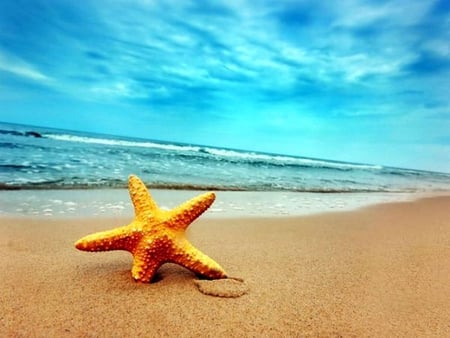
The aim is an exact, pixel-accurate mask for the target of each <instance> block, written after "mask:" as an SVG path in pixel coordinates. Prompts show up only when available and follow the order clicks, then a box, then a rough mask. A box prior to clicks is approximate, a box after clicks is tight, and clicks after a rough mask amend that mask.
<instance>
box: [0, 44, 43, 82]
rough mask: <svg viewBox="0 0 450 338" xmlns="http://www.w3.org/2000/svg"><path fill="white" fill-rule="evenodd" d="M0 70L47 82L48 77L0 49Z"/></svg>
mask: <svg viewBox="0 0 450 338" xmlns="http://www.w3.org/2000/svg"><path fill="white" fill-rule="evenodd" d="M0 70H1V71H5V72H8V73H11V74H14V75H17V76H20V77H24V78H28V79H30V80H34V81H38V82H44V83H45V82H49V81H50V80H51V79H50V77H48V76H46V75H45V74H43V73H41V72H40V71H39V70H37V69H36V68H35V67H33V66H32V65H30V64H28V63H26V62H25V61H23V60H21V59H19V58H17V57H14V56H10V55H7V54H6V53H4V52H2V51H0Z"/></svg>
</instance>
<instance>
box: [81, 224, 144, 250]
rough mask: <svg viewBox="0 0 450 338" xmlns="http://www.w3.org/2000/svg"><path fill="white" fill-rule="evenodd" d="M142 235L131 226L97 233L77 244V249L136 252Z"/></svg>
mask: <svg viewBox="0 0 450 338" xmlns="http://www.w3.org/2000/svg"><path fill="white" fill-rule="evenodd" d="M141 237H142V234H141V233H140V232H139V231H135V230H134V229H133V228H131V227H130V225H127V226H124V227H120V228H117V229H113V230H108V231H102V232H97V233H94V234H91V235H88V236H85V237H83V238H81V239H79V240H78V241H76V242H75V247H76V248H77V249H79V250H83V251H109V250H127V251H130V252H133V251H134V248H135V247H136V245H137V243H138V242H139V240H140V239H141Z"/></svg>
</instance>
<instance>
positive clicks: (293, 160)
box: [204, 148, 383, 170]
mask: <svg viewBox="0 0 450 338" xmlns="http://www.w3.org/2000/svg"><path fill="white" fill-rule="evenodd" d="M204 150H205V151H206V152H207V153H209V154H212V155H216V156H222V157H230V158H235V159H241V160H250V161H265V162H269V163H270V162H271V163H278V164H281V165H300V166H310V167H316V168H317V167H326V168H336V169H372V170H381V169H383V167H382V166H380V165H371V164H353V163H341V162H332V161H325V160H316V159H308V158H300V157H293V156H283V155H270V154H261V153H254V152H247V151H235V150H226V149H217V148H204Z"/></svg>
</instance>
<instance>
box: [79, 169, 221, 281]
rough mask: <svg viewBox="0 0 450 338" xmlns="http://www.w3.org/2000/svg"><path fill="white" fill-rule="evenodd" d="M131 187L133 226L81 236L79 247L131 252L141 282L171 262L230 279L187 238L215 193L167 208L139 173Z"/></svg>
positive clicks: (206, 275)
mask: <svg viewBox="0 0 450 338" xmlns="http://www.w3.org/2000/svg"><path fill="white" fill-rule="evenodd" d="M128 189H129V192H130V197H131V200H132V202H133V205H134V211H135V214H136V216H135V219H134V220H133V221H132V222H131V223H130V224H129V225H126V226H123V227H120V228H117V229H113V230H109V231H103V232H98V233H95V234H92V235H88V236H86V237H83V238H81V239H80V240H78V241H77V242H76V243H75V247H76V248H77V249H79V250H84V251H109V250H126V251H129V252H131V254H132V255H133V257H134V260H133V268H132V269H131V274H132V276H133V278H134V279H135V280H136V281H140V282H150V281H151V280H152V278H153V276H154V275H155V273H156V270H157V269H158V268H159V267H160V266H161V265H162V264H164V263H167V262H172V263H176V264H179V265H181V266H184V267H185V268H187V269H189V270H191V271H192V272H194V273H196V274H199V275H202V276H205V277H207V278H211V279H218V278H226V273H225V271H224V270H223V269H222V267H221V266H220V265H219V264H217V263H216V262H215V261H214V260H212V259H211V258H209V257H208V256H206V255H205V254H204V253H202V252H201V251H199V250H198V249H196V248H195V247H194V246H193V245H192V244H191V243H189V241H188V240H187V239H186V237H185V230H186V228H187V227H188V226H189V224H191V223H192V222H193V221H194V220H195V219H196V218H197V217H199V216H200V215H201V214H202V213H203V212H204V211H205V210H206V209H208V208H209V206H210V205H211V204H212V203H213V202H214V200H215V198H216V197H215V195H214V193H212V192H208V193H205V194H203V195H200V196H197V197H195V198H193V199H191V200H189V201H187V202H185V203H183V204H181V205H180V206H178V207H176V208H175V209H173V210H170V211H166V210H162V209H160V208H159V207H158V206H157V205H156V202H155V201H154V200H153V198H152V197H151V196H150V193H149V192H148V190H147V188H146V187H145V185H144V183H143V182H142V181H141V180H140V179H139V178H138V177H137V176H134V175H131V176H130V178H129V181H128Z"/></svg>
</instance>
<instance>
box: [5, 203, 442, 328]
mask: <svg viewBox="0 0 450 338" xmlns="http://www.w3.org/2000/svg"><path fill="white" fill-rule="evenodd" d="M130 220H131V219H130V218H128V217H119V218H106V217H86V218H80V219H77V218H73V217H71V218H60V219H58V218H56V217H50V218H45V217H35V218H32V217H14V218H12V217H6V216H4V217H1V218H0V262H1V271H0V277H1V279H0V280H1V283H0V307H1V313H0V336H2V337H4V336H13V337H14V336H19V337H20V336H60V337H61V336H67V337H73V336H76V337H85V336H86V337H92V336H174V337H175V336H176V337H179V336H199V335H200V336H258V335H264V336H346V337H348V336H357V337H366V336H372V337H379V336H435V337H442V336H445V335H447V334H448V332H450V282H449V281H450V197H436V198H428V199H422V200H420V201H416V202H405V203H390V204H382V205H377V206H373V207H369V208H364V209H360V210H356V211H348V212H334V213H326V214H321V215H313V216H302V217H271V218H260V219H258V218H227V217H224V218H219V219H215V218H207V217H206V218H200V219H199V220H197V221H196V222H195V223H194V224H192V225H191V226H190V228H189V232H188V238H189V239H190V240H191V242H192V243H193V244H194V245H196V246H197V247H198V248H199V249H201V250H202V251H203V252H205V253H206V254H208V255H209V256H211V257H212V258H213V259H215V260H216V261H217V262H218V263H220V264H221V265H222V266H223V267H224V268H225V269H226V270H227V272H228V274H229V275H230V276H234V277H238V278H242V279H244V280H245V283H246V285H247V286H248V289H249V290H248V293H247V294H245V295H243V296H241V297H238V298H221V297H213V296H208V295H204V294H203V293H201V292H200V291H199V290H198V288H197V286H196V283H195V281H196V277H195V276H194V275H192V274H191V273H190V272H189V271H187V270H185V269H183V268H181V267H179V266H176V265H172V264H166V265H163V266H162V267H161V269H160V270H159V273H158V281H157V282H156V283H152V284H139V283H136V282H134V281H133V280H132V278H131V275H130V268H131V262H132V259H131V255H130V254H129V253H127V252H120V251H117V252H104V253H87V252H81V251H77V250H76V249H75V248H74V247H73V243H74V242H75V241H76V240H77V239H79V238H80V237H82V236H84V235H86V234H89V233H91V232H95V231H100V230H106V229H110V228H113V227H115V226H120V225H124V224H127V223H128V222H129V221H130Z"/></svg>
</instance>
